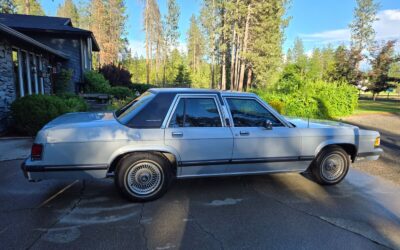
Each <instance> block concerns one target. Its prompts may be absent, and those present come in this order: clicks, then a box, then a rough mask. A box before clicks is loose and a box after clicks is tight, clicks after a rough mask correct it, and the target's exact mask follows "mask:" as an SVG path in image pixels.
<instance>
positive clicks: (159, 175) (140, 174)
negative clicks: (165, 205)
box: [114, 153, 172, 201]
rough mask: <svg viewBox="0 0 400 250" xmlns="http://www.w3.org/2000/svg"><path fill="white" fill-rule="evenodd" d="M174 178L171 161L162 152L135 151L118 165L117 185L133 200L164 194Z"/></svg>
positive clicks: (143, 199) (153, 197)
mask: <svg viewBox="0 0 400 250" xmlns="http://www.w3.org/2000/svg"><path fill="white" fill-rule="evenodd" d="M171 179H172V174H171V166H170V162H169V161H168V160H167V159H165V157H163V156H162V155H161V154H153V153H134V154H131V155H129V156H127V157H125V158H123V159H122V160H121V162H120V163H119V165H118V166H117V171H116V175H115V180H114V181H115V185H116V186H117V187H118V188H119V189H120V190H121V192H122V194H123V195H124V196H125V197H127V198H128V199H130V200H133V201H150V200H154V199H157V198H159V197H160V196H162V195H163V194H164V193H165V192H166V191H167V188H168V185H169V183H170V181H171Z"/></svg>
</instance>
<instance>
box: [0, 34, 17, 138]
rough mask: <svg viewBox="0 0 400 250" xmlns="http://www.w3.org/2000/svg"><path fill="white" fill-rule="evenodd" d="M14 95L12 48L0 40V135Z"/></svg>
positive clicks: (7, 122)
mask: <svg viewBox="0 0 400 250" xmlns="http://www.w3.org/2000/svg"><path fill="white" fill-rule="evenodd" d="M15 95H16V93H15V86H14V71H13V65H12V48H11V46H10V44H8V43H7V41H6V40H0V133H1V132H4V130H5V129H6V128H7V126H8V124H9V112H10V105H11V103H12V102H13V101H14V100H15V98H16V96H15Z"/></svg>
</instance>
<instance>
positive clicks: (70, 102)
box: [57, 93, 88, 112]
mask: <svg viewBox="0 0 400 250" xmlns="http://www.w3.org/2000/svg"><path fill="white" fill-rule="evenodd" d="M57 96H58V97H60V98H61V99H62V100H63V101H64V103H65V105H67V107H68V112H85V111H87V110H88V105H87V103H86V102H85V100H84V99H83V98H82V97H80V96H77V95H75V94H72V93H64V94H61V95H57Z"/></svg>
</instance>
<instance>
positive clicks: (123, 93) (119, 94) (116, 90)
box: [107, 87, 133, 99]
mask: <svg viewBox="0 0 400 250" xmlns="http://www.w3.org/2000/svg"><path fill="white" fill-rule="evenodd" d="M107 93H108V94H110V95H112V96H114V98H116V99H125V98H127V97H131V96H133V93H132V90H130V89H129V88H127V87H111V88H110V89H109V90H108V92H107Z"/></svg>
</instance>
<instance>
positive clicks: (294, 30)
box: [40, 0, 400, 55]
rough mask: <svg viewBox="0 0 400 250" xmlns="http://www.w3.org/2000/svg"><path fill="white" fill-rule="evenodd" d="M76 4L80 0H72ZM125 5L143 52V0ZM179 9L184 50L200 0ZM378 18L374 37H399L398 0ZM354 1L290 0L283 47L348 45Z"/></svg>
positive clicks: (55, 0)
mask: <svg viewBox="0 0 400 250" xmlns="http://www.w3.org/2000/svg"><path fill="white" fill-rule="evenodd" d="M74 1H75V2H76V3H77V2H78V1H79V0H74ZM83 1H84V0H83ZM40 2H41V4H42V6H43V8H44V10H45V12H46V14H47V15H56V12H57V7H58V5H59V4H60V3H61V2H63V0H40ZM125 2H126V5H127V14H128V22H127V31H128V34H127V37H128V40H129V42H130V48H131V49H132V51H133V53H137V54H138V55H144V54H145V50H144V44H143V41H144V32H143V28H142V27H143V21H142V19H143V18H142V10H143V3H142V2H143V1H140V0H125ZM177 2H178V5H179V6H180V9H181V16H180V20H179V29H180V34H181V36H180V44H181V45H180V49H181V50H184V48H185V44H186V33H187V30H188V28H189V20H190V17H191V16H192V15H193V14H195V15H198V14H199V12H200V8H201V3H202V1H201V0H177ZM379 2H380V10H379V12H378V17H379V21H376V22H375V23H374V27H375V30H376V38H377V40H388V39H398V40H400V0H380V1H379ZM158 3H159V6H160V11H161V13H162V14H165V13H166V10H167V0H158ZM355 5H356V1H355V0H292V3H291V7H290V8H289V10H288V16H290V17H291V20H290V23H289V26H288V27H287V28H286V30H285V38H286V39H285V42H284V46H283V49H284V51H286V50H287V49H288V48H289V47H292V46H293V42H294V40H295V39H296V37H300V38H301V39H302V40H303V42H304V47H305V51H306V52H307V53H311V51H312V49H313V48H315V47H323V46H327V45H328V44H331V45H332V46H337V45H339V44H342V43H344V44H348V42H349V41H350V31H349V28H348V25H349V23H350V22H351V20H352V18H353V10H354V8H355Z"/></svg>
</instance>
